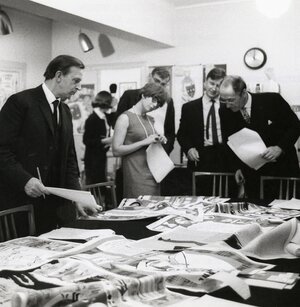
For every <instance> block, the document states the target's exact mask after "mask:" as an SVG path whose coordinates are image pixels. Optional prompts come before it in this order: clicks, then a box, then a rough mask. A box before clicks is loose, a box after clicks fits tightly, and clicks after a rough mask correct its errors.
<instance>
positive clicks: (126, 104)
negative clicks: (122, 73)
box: [116, 91, 132, 120]
mask: <svg viewBox="0 0 300 307" xmlns="http://www.w3.org/2000/svg"><path fill="white" fill-rule="evenodd" d="M130 102H131V98H130V92H129V91H125V92H124V93H123V95H122V96H121V98H120V101H119V104H118V108H117V114H116V120H117V118H118V117H119V116H120V115H121V114H122V113H123V112H125V111H127V110H128V109H130V108H131V107H132V105H131V103H130Z"/></svg>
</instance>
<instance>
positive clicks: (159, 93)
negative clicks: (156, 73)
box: [140, 83, 169, 107]
mask: <svg viewBox="0 0 300 307" xmlns="http://www.w3.org/2000/svg"><path fill="white" fill-rule="evenodd" d="M142 95H143V96H144V97H152V98H155V99H156V100H157V103H158V105H159V106H160V107H162V106H163V105H164V104H165V102H168V100H169V96H168V93H167V92H166V90H165V89H164V88H163V87H162V86H161V85H158V84H156V83H146V85H145V86H144V87H143V88H141V89H140V97H142Z"/></svg>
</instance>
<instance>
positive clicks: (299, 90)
mask: <svg viewBox="0 0 300 307" xmlns="http://www.w3.org/2000/svg"><path fill="white" fill-rule="evenodd" d="M299 13H300V3H299V1H294V2H293V4H292V7H291V8H290V10H289V11H288V12H287V13H286V14H285V15H283V16H282V17H280V18H278V19H267V18H265V17H264V16H262V15H261V14H260V13H258V12H257V11H256V8H255V2H254V1H246V2H240V3H238V2H235V3H228V4H225V3H222V4H216V5H206V6H199V7H191V8H182V9H177V10H176V16H175V22H174V29H175V39H176V42H177V44H176V47H175V48H165V49H157V48H155V47H153V48H151V46H150V47H149V45H147V46H146V45H144V44H142V43H138V42H133V41H127V40H125V39H122V38H121V37H111V40H112V42H113V45H114V47H115V50H116V53H115V54H114V55H112V56H110V57H107V58H103V57H102V56H101V53H100V51H99V49H98V46H97V37H98V33H96V32H92V31H85V32H86V33H87V34H88V35H89V36H90V37H91V39H92V41H93V42H94V45H95V49H94V50H93V51H91V52H89V53H87V54H84V53H83V52H82V51H81V50H80V48H79V45H78V39H77V36H78V31H79V29H78V28H76V27H73V26H70V25H63V24H61V23H54V27H53V55H57V54H59V53H65V52H70V51H71V53H72V54H75V55H77V56H78V57H80V58H81V59H82V60H83V61H84V62H85V63H86V64H88V65H93V64H109V63H126V62H137V61H139V62H146V63H147V64H148V65H149V66H152V65H174V64H182V65H185V64H208V63H220V64H223V63H225V64H227V70H228V73H229V74H239V75H241V76H242V77H243V78H244V79H245V80H246V82H263V81H266V80H267V79H266V77H265V74H264V69H265V68H267V67H272V68H274V72H275V75H276V77H277V80H278V82H279V83H280V85H281V89H282V94H283V96H284V97H285V98H286V99H287V100H288V101H289V102H290V103H292V104H297V103H299V101H300V87H299V86H298V84H299V83H300V57H299V56H298V55H299V54H300V40H299V37H300V19H299V18H297V16H300V14H299ZM153 27H155V25H153ZM155 29H156V31H159V29H157V28H155ZM66 38H67V39H66ZM255 46H257V47H261V48H263V49H264V50H265V51H266V53H267V56H268V61H267V64H266V66H265V67H264V68H263V69H260V70H257V71H254V70H250V69H248V68H247V67H246V66H245V65H244V64H243V56H244V53H245V51H246V50H247V49H249V48H251V47H255ZM298 58H299V59H298Z"/></svg>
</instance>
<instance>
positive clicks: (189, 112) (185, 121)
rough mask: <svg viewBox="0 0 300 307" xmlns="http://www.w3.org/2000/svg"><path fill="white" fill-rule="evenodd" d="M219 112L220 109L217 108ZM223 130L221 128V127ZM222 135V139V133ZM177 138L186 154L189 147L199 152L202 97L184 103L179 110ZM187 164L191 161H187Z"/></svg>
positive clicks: (202, 143) (201, 144) (202, 137)
mask: <svg viewBox="0 0 300 307" xmlns="http://www.w3.org/2000/svg"><path fill="white" fill-rule="evenodd" d="M221 108H222V105H221ZM219 112H220V109H219ZM221 130H222V132H223V129H221ZM222 137H223V139H224V136H223V133H222ZM177 140H178V142H179V144H180V146H181V148H182V150H183V152H184V153H185V154H186V155H187V153H188V151H189V149H190V148H193V147H194V148H196V149H197V151H198V152H199V153H200V154H201V151H202V149H203V148H204V122H203V103H202V97H201V98H199V99H196V100H193V101H190V102H187V103H185V104H184V105H183V106H182V110H181V119H180V125H179V129H178V132H177ZM188 163H189V165H190V164H191V162H190V161H189V162H188Z"/></svg>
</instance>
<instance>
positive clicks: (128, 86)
mask: <svg viewBox="0 0 300 307" xmlns="http://www.w3.org/2000/svg"><path fill="white" fill-rule="evenodd" d="M136 88H137V82H120V83H119V94H120V97H121V96H122V95H123V93H124V92H125V91H127V90H136Z"/></svg>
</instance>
